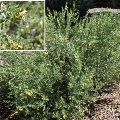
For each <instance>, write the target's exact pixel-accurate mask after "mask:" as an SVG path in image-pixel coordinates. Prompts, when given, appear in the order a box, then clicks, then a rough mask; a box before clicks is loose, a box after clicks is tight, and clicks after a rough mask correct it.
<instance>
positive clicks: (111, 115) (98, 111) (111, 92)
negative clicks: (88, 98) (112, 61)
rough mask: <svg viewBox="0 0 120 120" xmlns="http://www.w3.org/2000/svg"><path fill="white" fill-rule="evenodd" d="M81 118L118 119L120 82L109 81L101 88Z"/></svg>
mask: <svg viewBox="0 0 120 120" xmlns="http://www.w3.org/2000/svg"><path fill="white" fill-rule="evenodd" d="M83 120H120V84H117V83H110V84H109V85H108V86H106V88H103V89H102V90H101V92H100V95H99V96H98V100H97V101H96V103H94V104H93V105H92V106H91V108H90V112H89V114H88V115H86V116H84V118H83Z"/></svg>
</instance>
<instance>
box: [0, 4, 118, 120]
mask: <svg viewBox="0 0 120 120" xmlns="http://www.w3.org/2000/svg"><path fill="white" fill-rule="evenodd" d="M77 16H78V14H77V13H76V10H68V8H67V6H66V7H65V9H62V12H54V16H53V15H52V14H51V13H49V14H48V16H47V17H46V23H47V24H46V43H47V46H46V47H47V51H46V52H35V53H33V54H31V55H28V54H24V53H21V52H3V53H1V54H0V55H1V58H2V59H3V60H4V61H5V65H6V66H1V67H0V69H1V71H0V75H1V76H0V85H3V86H2V87H1V88H0V90H1V91H2V90H3V89H6V88H7V89H8V98H10V100H9V101H7V102H9V104H10V105H11V106H12V107H13V108H14V109H13V112H14V113H15V114H18V115H20V120H22V119H25V120H34V119H35V120H53V119H54V120H72V119H73V118H74V117H77V118H78V119H82V116H83V115H84V114H85V112H88V111H89V110H88V106H89V104H90V103H92V102H95V101H96V100H97V95H98V93H99V91H100V89H101V88H102V87H103V86H105V85H106V84H107V83H109V82H112V81H113V80H116V81H118V80H119V79H120V67H119V66H120V15H119V14H118V15H115V14H112V13H100V14H94V15H93V16H92V17H91V19H88V17H87V15H86V17H85V19H83V20H80V21H79V22H78V20H77V18H78V17H77ZM71 20H72V21H74V22H76V24H75V25H74V26H72V27H71ZM118 82H119V81H118ZM3 83H4V84H3ZM7 89H6V90H7Z"/></svg>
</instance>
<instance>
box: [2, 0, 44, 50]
mask: <svg viewBox="0 0 120 120" xmlns="http://www.w3.org/2000/svg"><path fill="white" fill-rule="evenodd" d="M0 6H1V7H0V39H1V40H0V49H1V50H6V49H7V50H34V49H35V50H37V49H38V50H42V49H44V2H30V1H28V2H22V1H11V2H10V1H8V2H5V1H4V2H0Z"/></svg>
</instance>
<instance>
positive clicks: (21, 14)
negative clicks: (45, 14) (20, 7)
mask: <svg viewBox="0 0 120 120" xmlns="http://www.w3.org/2000/svg"><path fill="white" fill-rule="evenodd" d="M26 12H27V11H26V10H24V11H22V12H19V14H18V15H17V16H16V18H20V17H22V16H23V15H24V14H25V13H26Z"/></svg>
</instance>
